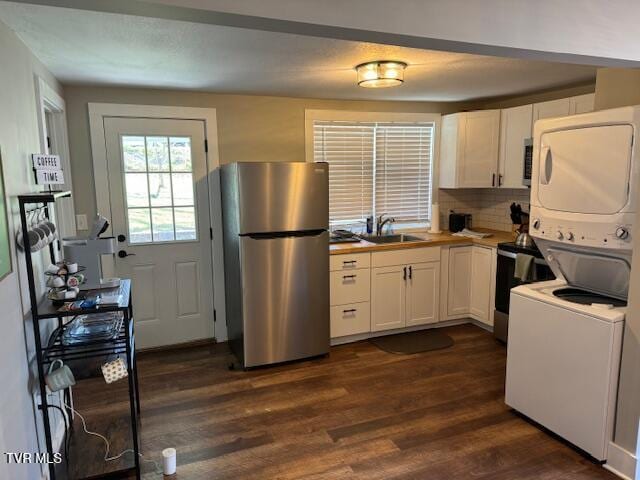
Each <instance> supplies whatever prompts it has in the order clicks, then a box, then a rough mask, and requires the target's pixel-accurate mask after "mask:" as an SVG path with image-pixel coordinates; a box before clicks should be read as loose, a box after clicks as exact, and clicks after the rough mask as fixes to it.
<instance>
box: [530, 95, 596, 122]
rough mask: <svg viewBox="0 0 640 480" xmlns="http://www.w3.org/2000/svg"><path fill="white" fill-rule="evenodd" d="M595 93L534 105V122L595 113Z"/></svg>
mask: <svg viewBox="0 0 640 480" xmlns="http://www.w3.org/2000/svg"><path fill="white" fill-rule="evenodd" d="M594 100H595V93H586V94H584V95H576V96H574V97H568V98H560V99H559V100H551V101H549V102H541V103H534V104H533V122H534V123H535V121H536V120H540V119H543V118H552V117H566V116H568V115H576V114H578V113H588V112H593V104H594Z"/></svg>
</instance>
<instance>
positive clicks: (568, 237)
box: [566, 232, 573, 241]
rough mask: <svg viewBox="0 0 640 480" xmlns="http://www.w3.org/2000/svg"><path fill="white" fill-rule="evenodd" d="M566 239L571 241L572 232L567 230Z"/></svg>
mask: <svg viewBox="0 0 640 480" xmlns="http://www.w3.org/2000/svg"><path fill="white" fill-rule="evenodd" d="M566 236H567V240H569V241H572V240H573V233H571V232H567V235H566Z"/></svg>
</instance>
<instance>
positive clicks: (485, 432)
mask: <svg viewBox="0 0 640 480" xmlns="http://www.w3.org/2000/svg"><path fill="white" fill-rule="evenodd" d="M446 332H447V333H448V334H450V335H451V336H452V337H453V338H454V340H455V344H454V346H453V347H451V348H449V349H446V350H440V351H436V352H430V353H422V354H417V355H393V354H389V353H385V352H383V351H380V350H378V349H377V348H376V347H374V346H372V345H371V344H369V343H368V342H360V343H355V344H351V345H344V346H340V347H335V348H333V349H332V350H331V355H330V357H328V358H324V359H318V360H313V361H308V362H301V363H295V364H290V365H284V366H279V367H275V368H267V369H259V370H254V371H250V372H239V371H235V372H234V371H228V370H227V365H228V363H229V362H230V361H231V356H230V355H229V353H228V351H227V350H226V346H225V345H224V344H222V345H217V346H208V347H197V348H192V349H188V350H176V351H172V352H158V353H153V354H147V355H143V356H141V357H140V360H139V372H140V390H141V395H142V448H143V452H144V453H145V456H147V457H151V458H155V459H159V457H160V452H161V450H162V449H163V448H166V447H170V446H174V447H176V448H177V450H178V475H177V478H179V479H189V480H191V479H194V480H195V479H206V480H210V479H216V480H222V479H234V480H235V479H256V480H258V479H259V480H271V479H282V480H285V479H307V480H312V479H313V480H320V479H322V480H325V479H327V480H329V479H366V480H376V479H394V480H400V479H403V480H408V479H421V480H422V479H429V480H438V479H453V478H457V479H470V478H473V479H491V480H501V479H545V480H551V479H554V480H555V479H565V480H569V479H571V480H575V479H587V478H589V479H592V478H594V479H614V478H616V477H614V476H613V475H612V474H610V473H608V472H607V471H606V470H604V469H603V468H602V467H600V466H598V465H596V464H594V463H592V462H591V461H590V460H588V459H586V458H585V457H583V456H582V455H581V454H579V453H578V452H576V451H574V450H573V449H572V448H570V447H569V446H567V445H566V444H564V443H563V442H561V441H559V440H558V439H556V438H554V437H552V436H551V435H549V434H547V433H545V432H543V431H541V430H540V429H538V428H536V427H535V426H534V425H532V424H530V423H529V422H527V421H525V420H523V419H522V418H520V417H519V416H518V415H516V414H514V413H513V412H512V411H510V409H509V408H507V407H506V406H505V405H504V403H503V400H504V371H505V359H506V354H505V349H504V347H502V346H500V345H498V344H496V343H495V341H494V339H493V337H492V336H491V335H490V334H488V333H486V332H485V331H483V330H481V329H479V328H477V327H475V326H472V325H463V326H457V327H451V328H447V329H446ZM92 382H94V383H92ZM98 382H102V385H100V384H99V383H98ZM119 383H120V384H119V385H118V386H117V387H115V388H114V387H111V390H108V392H109V393H108V394H105V393H104V392H105V390H104V389H103V386H104V382H103V381H101V380H96V381H93V380H91V381H87V382H82V383H81V384H80V385H78V387H77V388H76V389H75V401H76V408H77V409H78V410H80V411H81V412H82V413H86V416H87V419H88V421H89V428H90V429H95V430H98V431H101V432H106V433H107V435H108V436H110V437H111V438H113V439H114V451H119V450H120V449H122V448H123V447H124V444H125V443H124V440H123V437H124V436H125V435H124V434H125V433H126V432H127V427H126V424H127V422H126V416H125V415H124V412H126V409H125V407H126V403H124V402H125V401H126V394H125V390H124V388H125V387H126V385H125V383H124V382H119ZM100 389H102V390H100ZM100 391H102V392H103V393H99V392H100ZM114 417H116V418H118V417H119V420H118V421H116V422H113V421H112V420H110V419H113V418H114ZM74 443H75V444H76V450H75V453H74V456H75V457H76V459H82V461H83V462H84V463H87V462H95V465H96V468H98V469H99V468H102V466H101V465H102V462H101V459H100V457H101V455H102V446H101V444H100V441H99V440H97V439H94V438H91V437H87V436H86V435H83V434H81V433H80V431H78V433H76V435H75V437H74ZM128 461H131V456H129V458H128ZM96 471H98V470H96ZM143 471H144V472H145V475H144V478H149V479H151V478H162V476H161V475H159V474H156V473H154V472H153V465H151V464H144V465H143Z"/></svg>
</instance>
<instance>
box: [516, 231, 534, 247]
mask: <svg viewBox="0 0 640 480" xmlns="http://www.w3.org/2000/svg"><path fill="white" fill-rule="evenodd" d="M516 245H518V246H519V247H526V248H533V247H534V246H535V243H534V242H533V238H531V235H529V232H520V233H518V236H517V237H516Z"/></svg>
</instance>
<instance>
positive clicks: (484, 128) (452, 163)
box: [440, 110, 500, 188]
mask: <svg viewBox="0 0 640 480" xmlns="http://www.w3.org/2000/svg"><path fill="white" fill-rule="evenodd" d="M499 138H500V110H480V111H476V112H462V113H454V114H451V115H445V116H444V117H443V119H442V136H441V144H440V187H442V188H486V187H493V186H496V185H497V173H498V147H499Z"/></svg>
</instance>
